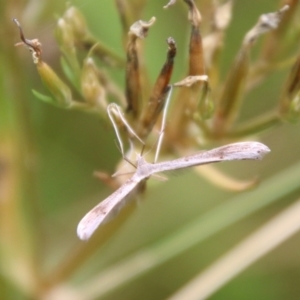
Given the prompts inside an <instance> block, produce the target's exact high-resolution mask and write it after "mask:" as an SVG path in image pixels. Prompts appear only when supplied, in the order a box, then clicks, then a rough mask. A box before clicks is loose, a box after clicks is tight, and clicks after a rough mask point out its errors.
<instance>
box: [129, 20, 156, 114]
mask: <svg viewBox="0 0 300 300" xmlns="http://www.w3.org/2000/svg"><path fill="white" fill-rule="evenodd" d="M154 22H155V18H154V17H152V18H151V19H150V20H149V22H145V21H141V20H140V21H137V22H135V23H134V24H133V25H132V26H131V27H130V31H129V33H128V43H127V49H126V52H127V63H126V91H125V93H126V101H127V111H128V112H130V113H132V115H133V117H134V118H137V117H138V116H139V112H140V105H141V103H142V91H141V83H140V76H141V75H140V69H139V57H138V49H137V43H136V42H137V39H138V38H140V39H143V38H145V37H146V36H147V33H148V30H149V28H150V27H151V26H152V25H153V24H154Z"/></svg>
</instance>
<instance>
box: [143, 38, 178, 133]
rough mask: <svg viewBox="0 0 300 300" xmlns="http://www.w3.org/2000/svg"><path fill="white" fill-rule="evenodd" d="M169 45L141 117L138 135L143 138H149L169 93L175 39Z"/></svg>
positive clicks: (170, 40)
mask: <svg viewBox="0 0 300 300" xmlns="http://www.w3.org/2000/svg"><path fill="white" fill-rule="evenodd" d="M167 43H168V45H169V49H168V53H167V60H166V62H165V64H164V65H163V67H162V69H161V71H160V74H159V76H158V78H157V80H156V82H155V84H154V87H153V90H152V93H151V95H150V99H149V101H148V103H147V104H146V106H145V107H144V111H143V114H142V116H141V120H140V124H141V126H140V127H139V128H138V134H139V135H140V136H141V137H145V136H147V135H148V133H149V132H150V131H151V130H152V128H153V126H154V124H155V123H156V121H157V118H158V117H159V114H160V112H161V110H162V108H163V107H164V103H165V99H166V96H167V93H168V91H169V86H168V85H169V82H170V78H171V76H172V71H173V65H174V58H175V56H176V44H175V41H174V39H173V38H171V37H169V38H168V39H167Z"/></svg>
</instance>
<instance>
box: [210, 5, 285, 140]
mask: <svg viewBox="0 0 300 300" xmlns="http://www.w3.org/2000/svg"><path fill="white" fill-rule="evenodd" d="M287 9H288V6H287V5H286V6H284V7H283V8H282V9H280V10H279V11H278V12H275V13H268V14H263V15H261V16H260V17H259V19H258V22H257V23H256V24H255V26H254V27H253V28H252V29H251V30H249V31H248V32H247V34H246V35H245V37H244V40H243V43H242V46H241V48H240V50H239V53H238V55H237V57H236V59H235V61H234V64H233V66H232V67H231V68H230V72H229V74H228V77H227V79H226V81H225V84H224V88H223V91H222V93H221V95H220V97H219V99H218V100H217V103H216V112H215V116H214V123H213V132H214V134H215V136H217V137H220V136H222V135H224V134H225V133H226V132H227V131H228V130H229V129H230V127H231V125H232V123H233V122H234V121H235V119H236V117H237V115H238V111H239V107H240V105H241V100H242V99H241V98H242V97H241V96H242V94H243V92H244V89H245V83H246V80H247V75H248V73H249V66H250V50H251V48H252V46H253V45H254V43H255V41H256V40H257V38H258V37H259V36H260V35H262V34H264V33H267V32H269V31H270V30H273V29H275V28H277V26H278V24H279V22H280V20H281V19H282V16H283V13H284V12H285V11H286V10H287Z"/></svg>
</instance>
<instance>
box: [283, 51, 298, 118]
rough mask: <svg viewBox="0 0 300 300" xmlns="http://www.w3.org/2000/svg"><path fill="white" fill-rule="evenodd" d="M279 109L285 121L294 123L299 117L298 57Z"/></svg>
mask: <svg viewBox="0 0 300 300" xmlns="http://www.w3.org/2000/svg"><path fill="white" fill-rule="evenodd" d="M279 109H280V114H281V116H283V117H284V118H285V119H287V120H290V121H296V120H298V119H299V117H300V57H298V59H297V61H296V63H295V64H294V66H293V68H292V71H291V73H290V75H289V77H288V80H287V82H286V85H285V89H284V92H283V95H282V97H281V101H280V108H279Z"/></svg>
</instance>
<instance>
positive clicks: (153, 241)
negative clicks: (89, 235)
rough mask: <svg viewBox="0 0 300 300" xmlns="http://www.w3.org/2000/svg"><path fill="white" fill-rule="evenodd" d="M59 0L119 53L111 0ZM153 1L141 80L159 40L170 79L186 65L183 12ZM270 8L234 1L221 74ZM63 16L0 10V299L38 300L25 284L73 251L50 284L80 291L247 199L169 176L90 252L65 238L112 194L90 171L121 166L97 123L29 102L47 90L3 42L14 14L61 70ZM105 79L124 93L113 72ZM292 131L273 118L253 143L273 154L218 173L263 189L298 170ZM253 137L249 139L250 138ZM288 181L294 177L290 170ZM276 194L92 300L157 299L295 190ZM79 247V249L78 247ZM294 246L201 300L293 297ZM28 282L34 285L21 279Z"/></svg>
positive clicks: (42, 277)
mask: <svg viewBox="0 0 300 300" xmlns="http://www.w3.org/2000/svg"><path fill="white" fill-rule="evenodd" d="M70 2H71V3H72V4H74V5H76V6H77V7H78V8H79V9H80V11H81V12H82V13H83V14H84V16H85V17H86V19H87V22H88V25H89V28H90V29H91V31H92V32H93V33H94V34H95V35H96V36H97V37H98V38H99V39H100V40H101V41H103V42H105V43H106V44H107V45H109V46H110V47H111V48H113V49H114V50H115V51H116V52H118V53H120V55H122V56H123V57H125V54H124V50H123V46H122V41H121V23H120V20H119V16H118V13H117V10H116V9H115V4H114V1H109V0H102V1H95V0H87V1H84V3H83V2H82V1H70ZM199 2H200V5H199V6H200V11H201V1H199ZM204 2H205V1H204ZM164 4H165V3H164V1H148V2H147V4H146V6H145V10H144V12H143V19H144V20H149V19H150V17H152V16H155V17H156V18H157V22H156V24H155V25H154V26H153V28H152V29H151V30H150V33H149V36H148V38H147V39H146V40H145V41H144V45H145V62H146V65H147V67H148V68H149V75H150V78H151V80H152V82H154V80H155V78H156V76H157V74H158V72H159V70H160V68H161V66H162V64H163V62H164V60H165V53H166V43H165V40H166V38H167V37H169V36H172V37H174V38H175V40H176V42H177V47H178V50H177V51H178V52H177V53H178V54H177V57H176V64H175V69H174V74H173V77H172V82H175V81H178V80H180V79H181V78H183V76H184V74H185V72H186V70H187V43H188V38H189V26H188V23H187V21H186V13H187V9H186V7H185V6H184V5H183V4H182V3H181V2H180V1H179V2H178V3H177V4H176V5H175V6H174V7H172V8H170V9H169V10H167V11H166V10H163V9H162V6H163V5H164ZM203 5H204V4H203ZM276 9H278V2H277V1H274V0H273V1H271V0H270V1H266V0H265V1H258V0H256V1H246V0H240V1H236V3H235V5H234V9H233V19H232V22H231V24H230V26H229V29H228V32H227V34H226V39H225V46H224V52H223V53H222V56H221V64H222V69H221V70H222V76H223V77H224V78H225V76H226V72H227V71H228V68H229V67H230V64H231V62H232V60H233V59H234V57H235V54H236V53H237V51H238V49H239V46H240V44H241V41H242V39H243V36H244V34H245V33H246V31H247V30H248V29H249V28H251V26H253V24H254V23H255V22H256V20H257V18H258V16H259V15H260V14H262V13H265V12H270V11H275V10H276ZM64 10H65V3H64V1H58V0H52V1H46V0H45V1H41V2H39V1H25V0H24V1H19V0H17V1H13V3H12V1H6V0H2V1H1V3H0V15H1V18H0V19H1V29H0V36H1V43H0V97H1V99H0V155H1V156H0V159H1V161H0V198H1V202H0V209H1V210H2V211H5V212H6V213H5V215H4V214H3V213H2V214H0V216H1V221H0V222H1V227H2V229H1V232H0V233H1V235H3V236H2V237H1V236H0V240H1V241H0V245H1V252H0V254H1V257H0V260H1V272H0V298H1V299H33V298H41V299H47V298H43V297H44V296H43V295H40V296H39V295H32V294H31V292H30V291H31V286H35V285H36V284H40V285H41V290H46V289H47V284H48V282H47V281H48V280H49V282H51V281H52V280H53V277H55V276H56V275H55V274H57V273H56V272H58V273H59V271H58V270H60V268H61V269H63V268H64V264H65V263H67V262H68V259H69V258H70V257H73V256H74V257H76V253H79V252H80V251H82V252H81V253H85V254H82V256H80V255H79V258H78V265H76V260H75V263H74V266H73V268H71V269H72V271H70V272H69V274H68V275H66V276H65V278H64V279H63V281H62V282H60V283H59V286H60V287H61V286H62V287H68V288H69V289H70V290H72V288H71V287H72V286H75V287H77V288H78V289H79V290H80V285H81V284H83V283H85V282H89V278H93V276H94V275H96V274H98V273H99V272H102V271H103V272H104V274H105V270H106V269H107V268H109V267H110V266H112V265H114V264H117V263H118V262H119V261H121V260H123V259H125V261H126V258H127V257H129V256H130V255H134V254H135V253H136V252H138V251H139V250H140V249H142V248H145V249H147V248H149V249H150V248H151V246H152V245H158V246H159V244H160V243H161V242H163V241H165V240H167V239H168V237H169V236H170V235H171V234H175V235H176V232H177V231H178V230H180V229H181V228H183V227H184V226H185V225H187V224H189V222H191V221H193V220H196V219H197V218H199V217H200V216H201V215H202V214H205V213H206V212H209V211H211V210H213V209H214V208H215V207H218V206H219V205H223V204H226V203H227V202H229V201H230V200H231V199H232V198H233V197H241V199H243V195H247V193H249V192H248V191H245V192H242V193H241V194H236V193H234V192H230V191H224V190H222V189H220V188H218V187H215V186H214V185H212V184H211V183H210V182H208V181H206V180H205V179H203V178H201V177H199V176H197V175H195V174H194V173H193V172H192V171H190V170H188V171H184V172H179V173H178V174H177V173H175V174H171V175H170V176H169V180H168V181H167V182H158V181H156V180H154V179H152V180H150V181H149V184H148V188H147V191H146V193H145V196H144V197H143V198H142V199H141V200H140V201H139V203H138V205H137V208H136V209H135V210H134V212H133V213H132V214H131V215H130V217H129V218H127V220H126V221H125V222H124V223H123V224H122V226H121V228H119V230H117V231H116V232H115V233H114V235H113V236H112V237H111V238H110V239H109V240H108V241H107V242H106V243H105V244H104V245H103V246H102V247H99V249H98V248H97V242H96V241H94V242H93V243H92V245H91V246H86V245H84V246H82V244H83V242H81V241H79V240H78V238H77V236H76V226H77V224H78V221H79V220H80V219H81V217H82V216H83V215H84V214H85V213H86V212H87V211H88V210H89V209H90V208H91V207H93V206H94V205H96V204H97V203H98V202H99V201H100V200H102V199H104V198H105V197H107V196H108V195H109V194H110V193H111V190H110V189H109V188H108V187H106V186H105V185H104V184H103V183H102V182H100V181H99V180H97V179H95V178H94V177H93V176H92V174H93V172H94V171H95V170H102V171H106V172H108V173H113V172H114V168H115V166H116V164H117V163H118V162H119V161H120V159H121V156H120V153H119V151H118V149H117V147H116V145H115V135H114V132H113V130H112V127H111V126H110V125H109V123H108V122H104V121H101V120H100V119H98V118H96V117H95V116H92V115H89V114H84V113H82V112H74V111H67V110H62V109H59V108H56V107H53V106H51V105H48V104H46V103H43V102H41V101H39V100H38V99H36V98H35V97H34V96H33V94H32V92H31V90H32V89H35V90H38V91H40V92H42V93H47V91H46V90H45V88H44V87H43V85H42V83H41V81H40V78H39V76H38V74H37V72H36V69H35V66H34V64H33V63H32V59H31V55H30V54H29V53H28V51H26V50H25V49H23V48H15V47H14V44H15V43H17V42H19V34H18V30H17V28H16V27H15V25H14V24H13V23H12V22H11V19H12V18H13V17H16V18H17V19H18V20H19V21H20V22H21V24H22V26H23V30H24V32H25V34H26V36H27V37H28V38H38V39H39V40H40V42H41V43H42V45H43V59H44V61H46V62H47V63H48V64H49V65H51V66H52V67H53V68H54V69H55V71H56V72H57V73H58V74H60V75H62V71H61V68H60V53H59V49H58V46H57V43H56V41H55V34H54V31H55V27H56V19H57V17H59V16H61V15H62V14H63V12H64ZM205 18H206V16H205V15H203V19H204V22H206V21H208V20H206V19H205ZM254 53H255V49H254ZM109 72H110V74H111V76H112V77H113V78H114V79H115V80H116V82H117V83H118V84H119V85H120V86H121V87H122V88H123V87H124V82H125V79H124V70H120V69H116V70H112V71H111V70H110V71H109ZM287 74H288V69H286V70H282V71H281V70H279V71H276V72H274V73H273V74H272V75H270V76H269V77H268V78H267V80H266V81H265V82H264V83H263V84H262V85H259V86H258V87H257V88H256V89H255V90H254V91H251V93H249V94H247V96H246V98H245V104H244V106H243V109H242V113H241V117H240V119H241V120H246V119H249V118H251V117H253V116H255V115H257V114H260V113H263V112H266V111H268V110H269V109H271V108H272V107H275V106H276V104H277V101H278V95H279V94H280V92H281V89H282V84H283V82H284V81H285V80H286V76H287ZM62 76H63V75H62ZM169 119H170V120H169V121H168V124H169V125H168V126H171V125H172V116H171V115H169ZM299 130H300V124H298V123H297V124H290V123H283V124H282V125H280V126H277V127H276V128H273V129H271V130H268V131H266V132H264V133H263V134H261V135H260V136H259V139H260V140H261V141H263V142H264V143H265V144H267V145H268V146H269V147H270V148H271V150H272V152H271V154H269V155H268V156H267V157H266V158H265V159H264V160H263V161H260V162H232V163H224V164H222V165H219V166H218V168H219V169H221V170H223V171H224V172H225V173H227V174H230V175H231V176H233V177H236V178H239V179H245V180H247V179H252V178H254V177H256V176H259V178H260V181H261V182H260V187H263V186H264V184H265V181H267V180H268V179H269V178H272V177H273V176H275V175H278V174H281V173H282V172H284V171H285V170H289V168H290V167H292V166H294V165H295V166H297V165H298V166H299V167H300V164H299V163H300V152H299V148H300V139H299ZM256 138H258V136H255V137H253V139H256ZM287 174H289V175H290V176H293V173H292V172H290V173H287ZM291 180H292V178H291ZM278 184H280V183H278ZM282 189H283V192H282V193H283V194H284V196H283V197H280V199H278V201H276V202H275V203H273V204H272V205H269V206H267V207H265V208H263V209H261V210H259V211H258V212H256V213H254V214H251V215H250V216H247V217H246V218H244V219H243V220H242V221H239V222H237V223H236V224H234V225H232V226H229V227H227V228H225V229H224V230H222V231H219V232H217V234H215V235H213V236H211V237H210V238H208V239H207V240H205V241H204V242H201V243H200V242H199V243H197V244H196V245H194V246H193V247H190V248H189V249H188V250H187V251H184V252H182V253H180V254H179V255H177V256H176V257H174V258H172V259H171V260H168V261H166V262H165V263H162V264H159V265H158V266H156V267H155V268H154V269H152V270H151V271H150V272H147V273H145V274H142V275H140V276H138V278H135V279H134V280H132V281H131V282H129V283H126V284H125V285H124V286H121V287H118V288H116V289H114V290H113V291H112V292H110V293H109V294H108V295H105V296H102V297H99V299H165V298H167V297H168V296H169V295H171V294H172V293H174V292H175V291H176V290H177V289H178V288H180V287H181V286H182V285H183V284H184V283H186V282H187V281H188V280H190V279H191V278H193V276H195V275H196V274H197V273H198V272H200V271H201V270H203V269H204V268H206V267H207V266H209V265H210V264H211V263H212V262H214V261H215V260H216V259H217V258H218V257H220V256H221V254H222V253H224V252H226V251H227V250H229V249H230V248H232V247H233V246H234V245H235V244H237V243H238V242H239V241H241V240H242V239H243V238H244V237H246V236H247V235H248V234H250V233H251V232H253V231H254V230H256V229H258V228H259V226H261V225H262V224H264V223H266V222H267V221H268V220H269V219H270V218H271V217H272V216H274V215H276V214H277V213H279V212H280V211H281V210H283V209H284V208H285V207H287V206H288V205H289V204H291V203H292V202H293V201H295V200H297V198H298V197H299V195H300V191H299V187H296V188H295V189H289V188H287V190H286V191H285V190H284V186H283V187H282ZM270 193H272V191H271V190H270ZM9 213H11V214H9ZM299 217H300V216H299ZM204 230H205V229H204ZM14 232H17V234H16V236H15V237H13V236H11V235H12V234H13V233H14ZM14 238H16V240H14ZM81 247H87V248H89V249H90V250H87V251H86V252H84V251H83V250H80V249H81ZM299 247H300V235H299V234H297V235H295V236H293V238H291V239H290V240H288V241H287V242H285V243H284V244H282V245H281V246H280V247H278V248H277V249H276V250H274V251H272V252H271V253H270V254H268V255H267V256H265V257H263V258H262V259H260V260H259V261H258V262H256V263H254V264H253V265H252V266H251V267H250V268H248V269H247V270H246V271H244V272H243V273H242V274H241V275H239V276H238V277H237V278H235V279H234V280H232V281H231V282H229V283H228V284H227V285H226V286H225V287H223V288H221V289H220V290H219V291H218V292H216V293H215V294H214V295H213V296H212V297H211V298H210V299H216V300H217V299H222V300H223V299H272V300H274V299H299V294H300V287H299V278H300V259H299ZM78 249H79V250H78ZM28 270H31V271H32V273H31V271H28ZM124 276H125V277H126V272H125V274H124ZM24 277H27V278H26V279H24ZM49 278H50V279H49ZM31 279H32V280H33V279H34V280H36V282H35V283H32V281H31ZM54 281H55V280H54ZM49 299H59V298H49ZM65 299H68V298H65ZM70 299H72V298H70ZM74 299H75V298H74ZM95 299H98V298H95Z"/></svg>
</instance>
